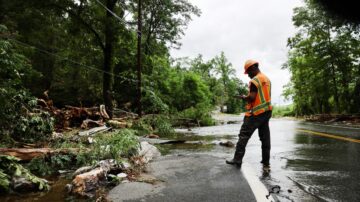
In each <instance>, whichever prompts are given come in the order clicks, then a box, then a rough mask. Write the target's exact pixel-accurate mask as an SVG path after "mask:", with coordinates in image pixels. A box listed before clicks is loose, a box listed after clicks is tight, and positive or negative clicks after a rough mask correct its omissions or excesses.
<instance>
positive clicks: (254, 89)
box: [235, 83, 257, 103]
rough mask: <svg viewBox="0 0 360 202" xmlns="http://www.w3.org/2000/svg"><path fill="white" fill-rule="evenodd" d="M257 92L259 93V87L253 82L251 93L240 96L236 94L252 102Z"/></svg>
mask: <svg viewBox="0 0 360 202" xmlns="http://www.w3.org/2000/svg"><path fill="white" fill-rule="evenodd" d="M256 94H257V87H256V86H255V85H254V84H253V83H251V85H250V93H249V95H247V96H245V95H240V96H235V97H236V98H239V99H243V100H245V101H246V102H248V103H251V102H253V101H254V100H255V98H256Z"/></svg>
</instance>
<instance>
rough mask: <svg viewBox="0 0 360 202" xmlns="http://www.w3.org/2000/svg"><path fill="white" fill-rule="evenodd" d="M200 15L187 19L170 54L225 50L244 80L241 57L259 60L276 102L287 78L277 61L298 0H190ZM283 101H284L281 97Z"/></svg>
mask: <svg viewBox="0 0 360 202" xmlns="http://www.w3.org/2000/svg"><path fill="white" fill-rule="evenodd" d="M190 2H191V3H193V4H194V5H196V6H198V7H199V8H200V9H201V11H202V15H201V16H200V17H199V18H194V20H193V21H192V22H190V24H189V27H188V29H187V30H186V31H185V36H184V37H183V39H182V40H181V43H182V44H183V45H182V47H181V48H180V49H179V50H171V55H172V56H173V57H186V56H189V57H195V56H196V55H198V54H202V55H203V56H204V58H205V59H210V58H213V57H214V56H215V55H219V54H220V52H221V51H224V52H225V55H226V57H227V58H228V59H229V61H230V62H231V63H232V64H233V67H234V68H235V69H236V71H237V75H238V76H239V77H240V79H242V80H243V81H244V82H248V81H249V79H248V77H247V76H246V75H244V74H243V64H244V62H245V60H247V59H249V58H252V59H256V60H258V61H259V62H260V69H261V70H262V71H263V72H264V73H265V74H266V75H267V76H268V77H270V79H271V81H272V84H273V92H272V94H273V103H279V101H280V95H281V93H282V86H283V85H285V84H286V83H287V82H288V81H289V79H290V74H289V72H288V71H287V70H281V65H282V64H283V63H284V62H285V61H286V58H287V47H286V43H287V38H288V37H291V36H293V35H294V33H295V28H294V27H293V24H292V21H291V18H292V15H293V8H295V7H297V6H301V5H302V4H303V3H302V1H301V0H222V1H220V0H190ZM281 103H282V104H283V103H284V101H281Z"/></svg>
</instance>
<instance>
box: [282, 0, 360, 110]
mask: <svg viewBox="0 0 360 202" xmlns="http://www.w3.org/2000/svg"><path fill="white" fill-rule="evenodd" d="M305 3H306V4H305V6H303V7H299V8H296V9H295V10H294V16H293V22H294V25H295V26H296V27H297V28H298V30H299V31H298V33H296V35H295V36H294V37H292V38H289V40H288V46H289V47H290V51H289V58H288V62H287V63H286V64H285V65H284V68H288V69H289V70H290V72H291V74H292V77H291V83H290V84H288V85H287V86H285V90H284V95H285V96H286V97H288V98H291V99H292V100H293V101H294V104H295V105H294V111H295V113H296V114H297V115H304V114H314V113H359V112H360V111H359V107H358V106H359V104H360V103H359V97H360V96H359V93H358V92H360V80H359V79H358V78H359V76H360V68H359V66H360V61H359V57H360V49H359V47H360V34H359V33H360V32H359V25H354V24H350V23H347V22H344V21H342V20H340V19H334V18H332V17H331V16H329V14H328V13H326V12H325V11H324V9H323V8H321V7H319V5H318V4H315V3H314V1H312V0H307V1H305Z"/></svg>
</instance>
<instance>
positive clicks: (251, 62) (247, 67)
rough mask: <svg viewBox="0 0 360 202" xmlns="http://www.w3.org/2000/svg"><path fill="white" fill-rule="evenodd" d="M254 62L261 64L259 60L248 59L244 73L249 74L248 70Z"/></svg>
mask: <svg viewBox="0 0 360 202" xmlns="http://www.w3.org/2000/svg"><path fill="white" fill-rule="evenodd" d="M254 64H259V62H258V61H256V60H251V59H250V60H246V62H245V65H244V70H245V72H244V74H247V70H248V69H249V67H251V66H253V65H254Z"/></svg>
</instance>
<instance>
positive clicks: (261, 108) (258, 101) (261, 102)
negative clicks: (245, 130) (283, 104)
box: [246, 73, 272, 116]
mask: <svg viewBox="0 0 360 202" xmlns="http://www.w3.org/2000/svg"><path fill="white" fill-rule="evenodd" d="M251 83H253V84H254V85H255V86H256V87H257V89H258V91H257V95H256V98H255V100H254V101H253V102H252V103H250V108H249V112H248V113H246V116H251V115H259V114H261V113H264V112H266V111H269V110H272V106H271V82H270V80H269V79H268V78H267V77H266V76H265V75H264V74H262V73H259V74H258V75H256V77H254V78H253V79H252V80H251V81H250V84H251ZM264 83H265V84H266V83H267V84H268V86H263V84H264ZM249 87H250V86H249Z"/></svg>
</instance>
